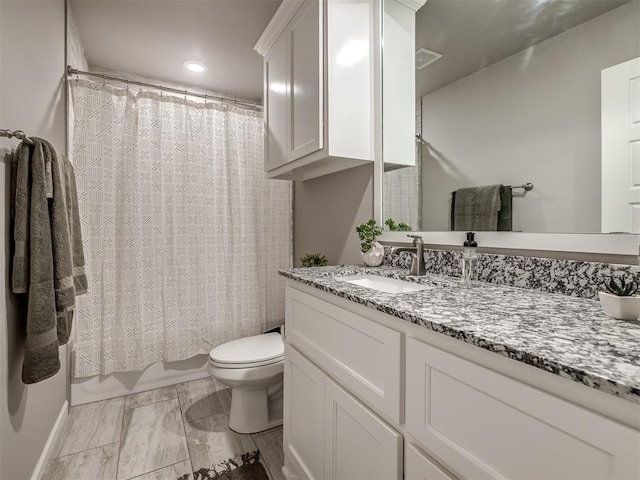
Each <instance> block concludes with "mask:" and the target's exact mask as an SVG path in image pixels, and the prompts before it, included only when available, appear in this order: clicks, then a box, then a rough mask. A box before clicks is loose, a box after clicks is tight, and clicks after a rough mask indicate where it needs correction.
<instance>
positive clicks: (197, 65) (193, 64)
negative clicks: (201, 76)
mask: <svg viewBox="0 0 640 480" xmlns="http://www.w3.org/2000/svg"><path fill="white" fill-rule="evenodd" d="M182 66H183V67H184V68H186V69H187V70H189V71H190V72H194V73H202V72H205V71H206V70H207V66H206V65H205V64H204V63H202V62H198V61H196V60H185V61H184V62H182Z"/></svg>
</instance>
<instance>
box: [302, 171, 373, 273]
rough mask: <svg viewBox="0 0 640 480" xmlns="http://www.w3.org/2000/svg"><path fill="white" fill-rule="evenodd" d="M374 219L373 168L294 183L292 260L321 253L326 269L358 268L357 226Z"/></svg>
mask: <svg viewBox="0 0 640 480" xmlns="http://www.w3.org/2000/svg"><path fill="white" fill-rule="evenodd" d="M371 217H373V165H364V166H361V167H357V168H352V169H349V170H344V171H342V172H338V173H334V174H332V175H327V176H324V177H319V178H315V179H313V180H307V181H306V182H296V183H295V189H294V222H293V225H294V227H293V258H294V265H295V266H300V257H301V256H303V255H305V254H307V253H323V254H324V255H326V256H327V258H328V260H329V265H339V264H351V265H353V264H361V263H362V258H361V257H360V240H359V239H358V234H357V233H356V230H355V228H356V225H358V224H359V223H363V222H366V221H367V220H369V219H370V218H371Z"/></svg>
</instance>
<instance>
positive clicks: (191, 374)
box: [71, 355, 209, 406]
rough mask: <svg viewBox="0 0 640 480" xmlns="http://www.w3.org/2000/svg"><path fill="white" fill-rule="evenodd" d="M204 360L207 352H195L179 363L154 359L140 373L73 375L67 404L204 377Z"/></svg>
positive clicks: (142, 390) (100, 399) (81, 403)
mask: <svg viewBox="0 0 640 480" xmlns="http://www.w3.org/2000/svg"><path fill="white" fill-rule="evenodd" d="M208 360H209V356H208V355H197V356H195V357H193V358H190V359H188V360H183V361H180V362H157V363H154V364H153V365H150V366H149V367H148V368H147V369H145V370H144V371H142V372H121V373H114V374H112V375H96V376H94V377H88V378H73V379H72V381H71V405H72V406H76V405H83V404H85V403H91V402H99V401H102V400H108V399H110V398H115V397H121V396H123V395H130V394H132V393H140V392H144V391H147V390H154V389H156V388H162V387H168V386H171V385H176V384H178V383H184V382H191V381H193V380H200V379H202V378H207V377H208V376H209V372H208V371H207V363H208Z"/></svg>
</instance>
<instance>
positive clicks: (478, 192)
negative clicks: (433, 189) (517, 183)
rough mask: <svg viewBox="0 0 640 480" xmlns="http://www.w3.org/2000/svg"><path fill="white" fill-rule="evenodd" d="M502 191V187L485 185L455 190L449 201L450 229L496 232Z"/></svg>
mask: <svg viewBox="0 0 640 480" xmlns="http://www.w3.org/2000/svg"><path fill="white" fill-rule="evenodd" d="M506 188H508V187H506ZM502 189H503V185H487V186H484V187H472V188H460V189H458V190H456V191H455V192H454V193H453V195H452V199H451V229H452V230H456V231H467V230H475V231H497V230H498V219H499V216H500V211H501V209H502V202H501V190H502Z"/></svg>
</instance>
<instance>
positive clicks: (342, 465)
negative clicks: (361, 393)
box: [324, 377, 402, 480]
mask: <svg viewBox="0 0 640 480" xmlns="http://www.w3.org/2000/svg"><path fill="white" fill-rule="evenodd" d="M325 388H326V390H325V397H326V411H325V422H326V429H325V449H324V454H325V470H324V471H325V478H326V479H328V480H359V479H362V480H374V479H380V480H393V479H402V468H401V467H402V465H401V457H402V436H401V435H400V434H399V433H398V432H396V431H395V430H394V429H392V428H391V427H389V426H388V425H387V424H386V423H385V422H383V421H382V420H380V418H378V417H377V416H376V415H374V414H373V413H372V412H371V411H370V410H369V409H367V408H366V407H365V406H363V405H362V404H361V403H360V402H358V401H357V400H356V399H355V398H353V397H352V396H351V395H350V394H348V393H347V392H346V391H345V390H343V389H342V388H341V387H339V386H338V385H337V384H336V383H335V382H333V381H332V380H330V379H329V378H328V377H327V379H326V387H325Z"/></svg>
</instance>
